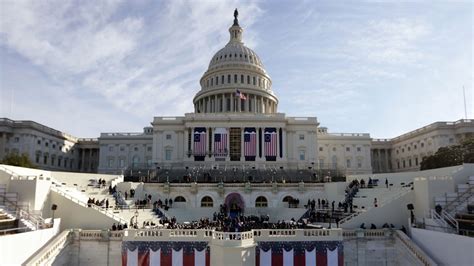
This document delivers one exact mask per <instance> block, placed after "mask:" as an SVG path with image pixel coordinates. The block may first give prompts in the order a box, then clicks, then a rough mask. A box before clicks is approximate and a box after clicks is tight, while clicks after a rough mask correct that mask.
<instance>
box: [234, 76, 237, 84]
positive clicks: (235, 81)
mask: <svg viewBox="0 0 474 266" xmlns="http://www.w3.org/2000/svg"><path fill="white" fill-rule="evenodd" d="M234 83H237V75H234Z"/></svg>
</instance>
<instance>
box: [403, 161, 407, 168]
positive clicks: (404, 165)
mask: <svg viewBox="0 0 474 266" xmlns="http://www.w3.org/2000/svg"><path fill="white" fill-rule="evenodd" d="M405 167H407V166H406V164H405V160H403V168H405Z"/></svg>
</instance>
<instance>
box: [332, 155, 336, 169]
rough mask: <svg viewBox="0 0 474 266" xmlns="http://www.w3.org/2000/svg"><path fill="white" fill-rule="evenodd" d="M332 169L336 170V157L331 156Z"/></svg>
mask: <svg viewBox="0 0 474 266" xmlns="http://www.w3.org/2000/svg"><path fill="white" fill-rule="evenodd" d="M332 168H337V157H336V155H333V156H332Z"/></svg>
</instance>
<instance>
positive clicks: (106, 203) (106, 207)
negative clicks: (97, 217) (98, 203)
mask: <svg viewBox="0 0 474 266" xmlns="http://www.w3.org/2000/svg"><path fill="white" fill-rule="evenodd" d="M105 209H106V210H108V209H109V199H106V200H105Z"/></svg>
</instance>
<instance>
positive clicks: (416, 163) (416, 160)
mask: <svg viewBox="0 0 474 266" xmlns="http://www.w3.org/2000/svg"><path fill="white" fill-rule="evenodd" d="M415 165H416V166H418V157H416V158H415Z"/></svg>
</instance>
